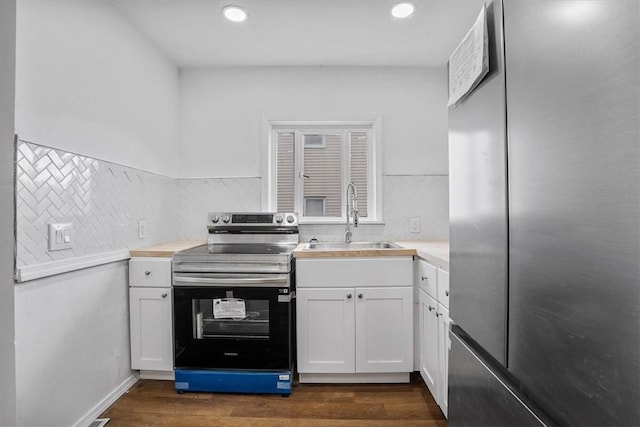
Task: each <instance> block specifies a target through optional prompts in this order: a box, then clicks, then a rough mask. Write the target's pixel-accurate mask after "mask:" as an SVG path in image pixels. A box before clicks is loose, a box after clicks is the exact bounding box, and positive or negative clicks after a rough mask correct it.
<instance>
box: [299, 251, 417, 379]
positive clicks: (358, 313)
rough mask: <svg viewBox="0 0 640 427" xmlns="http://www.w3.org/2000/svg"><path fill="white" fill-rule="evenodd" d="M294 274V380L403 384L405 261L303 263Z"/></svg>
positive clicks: (407, 308)
mask: <svg viewBox="0 0 640 427" xmlns="http://www.w3.org/2000/svg"><path fill="white" fill-rule="evenodd" d="M368 267H371V268H368ZM381 272H384V273H383V274H380V273H381ZM394 273H398V274H394ZM296 274H297V283H296V286H297V291H296V295H297V296H296V298H297V302H296V311H297V354H298V355H297V358H298V372H299V373H300V382H408V381H409V373H410V372H411V371H412V370H413V288H412V286H411V282H412V279H411V275H412V265H411V258H409V257H404V258H386V259H383V258H341V259H333V260H330V259H326V258H312V259H309V258H305V259H299V260H297V265H296ZM349 284H351V285H349Z"/></svg>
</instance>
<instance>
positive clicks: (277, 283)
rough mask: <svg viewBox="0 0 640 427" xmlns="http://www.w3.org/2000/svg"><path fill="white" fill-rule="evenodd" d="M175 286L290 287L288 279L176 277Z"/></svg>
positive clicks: (174, 279)
mask: <svg viewBox="0 0 640 427" xmlns="http://www.w3.org/2000/svg"><path fill="white" fill-rule="evenodd" d="M173 286H215V287H225V286H253V287H257V288H281V287H289V280H288V277H282V278H280V277H225V278H212V277H185V276H174V278H173Z"/></svg>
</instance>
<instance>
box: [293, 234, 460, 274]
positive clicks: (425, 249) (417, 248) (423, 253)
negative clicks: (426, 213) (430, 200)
mask: <svg viewBox="0 0 640 427" xmlns="http://www.w3.org/2000/svg"><path fill="white" fill-rule="evenodd" d="M394 243H396V244H397V245H399V246H401V247H400V248H388V249H356V250H341V249H326V250H317V249H312V250H309V249H304V246H305V245H306V243H301V244H299V245H298V247H297V248H296V249H295V251H294V252H293V256H294V257H296V258H336V257H350V258H355V257H378V256H418V257H420V258H422V259H424V260H425V261H428V262H430V263H432V264H435V265H436V266H438V267H440V268H442V269H443V270H446V271H449V242H448V241H396V242H394Z"/></svg>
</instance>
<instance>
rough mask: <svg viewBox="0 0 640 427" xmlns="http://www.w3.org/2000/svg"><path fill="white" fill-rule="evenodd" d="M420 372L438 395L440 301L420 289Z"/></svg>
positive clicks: (431, 390)
mask: <svg viewBox="0 0 640 427" xmlns="http://www.w3.org/2000/svg"><path fill="white" fill-rule="evenodd" d="M419 300H420V326H419V329H420V337H421V340H420V374H421V375H422V378H423V379H424V382H425V384H427V388H429V391H430V392H431V394H432V395H433V396H434V398H435V397H436V396H437V395H438V355H439V352H438V331H439V328H438V317H437V316H436V314H437V310H438V303H437V302H436V300H435V299H433V298H432V297H431V296H430V295H428V294H427V293H426V292H425V291H424V290H422V289H420V296H419Z"/></svg>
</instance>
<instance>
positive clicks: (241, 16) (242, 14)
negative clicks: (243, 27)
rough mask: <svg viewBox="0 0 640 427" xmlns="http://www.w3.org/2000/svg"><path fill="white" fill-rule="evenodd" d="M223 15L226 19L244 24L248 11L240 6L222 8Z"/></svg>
mask: <svg viewBox="0 0 640 427" xmlns="http://www.w3.org/2000/svg"><path fill="white" fill-rule="evenodd" d="M222 14H223V15H224V17H225V18H227V19H228V20H229V21H232V22H242V21H245V20H246V19H247V16H248V14H247V10H246V9H245V8H244V7H240V6H231V5H230V6H225V7H223V8H222Z"/></svg>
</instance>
